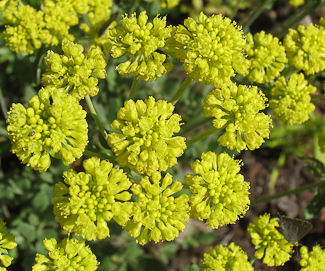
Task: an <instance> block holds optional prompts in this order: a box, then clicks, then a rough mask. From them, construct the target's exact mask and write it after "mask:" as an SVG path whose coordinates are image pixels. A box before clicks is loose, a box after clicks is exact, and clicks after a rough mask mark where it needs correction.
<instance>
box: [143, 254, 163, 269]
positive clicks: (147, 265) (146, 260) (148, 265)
mask: <svg viewBox="0 0 325 271" xmlns="http://www.w3.org/2000/svg"><path fill="white" fill-rule="evenodd" d="M138 270H141V271H152V270H155V271H166V270H167V268H166V266H164V265H163V263H162V262H160V261H158V260H157V259H155V258H153V257H152V256H145V257H143V258H141V259H140V261H139V268H138Z"/></svg>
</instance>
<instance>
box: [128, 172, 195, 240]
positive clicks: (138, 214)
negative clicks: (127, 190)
mask: <svg viewBox="0 0 325 271" xmlns="http://www.w3.org/2000/svg"><path fill="white" fill-rule="evenodd" d="M182 188H183V185H182V184H181V182H179V181H175V182H173V176H172V175H170V174H169V173H167V174H166V176H165V177H164V178H163V180H161V173H160V172H155V173H154V174H153V175H152V176H151V177H150V178H149V177H148V176H146V177H144V178H143V179H142V180H141V181H140V184H134V185H133V186H132V188H131V190H132V192H133V193H134V194H135V195H137V196H138V200H137V202H135V204H134V215H133V218H132V219H131V220H130V221H129V222H128V223H127V224H126V230H127V232H128V233H129V234H130V235H131V236H132V237H134V238H137V242H138V243H139V244H140V245H144V244H146V243H147V242H148V241H154V242H155V243H157V242H159V241H172V240H174V239H175V238H176V237H177V236H178V235H179V231H183V230H184V229H185V224H184V223H185V222H188V221H189V219H190V217H189V214H188V208H189V206H188V196H187V195H185V194H182V195H180V196H178V197H174V196H172V195H173V194H175V193H176V192H178V191H180V190H181V189H182Z"/></svg>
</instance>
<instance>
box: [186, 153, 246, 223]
mask: <svg viewBox="0 0 325 271" xmlns="http://www.w3.org/2000/svg"><path fill="white" fill-rule="evenodd" d="M201 158H202V161H199V160H196V161H195V162H194V163H193V164H192V166H191V167H192V169H193V171H194V173H195V174H196V175H194V174H187V175H186V176H185V179H184V180H185V183H186V184H187V185H188V186H189V188H190V190H191V192H192V195H191V196H190V204H191V212H190V215H191V217H193V218H195V219H198V220H203V219H207V221H206V225H208V226H209V227H211V228H213V229H217V228H218V227H219V226H224V225H227V224H230V223H231V224H234V223H235V221H236V220H237V219H238V218H239V217H243V216H244V214H245V213H246V211H247V209H248V207H249V203H250V200H249V197H248V195H249V192H248V190H249V183H247V182H245V181H244V176H243V175H241V174H239V173H238V172H239V171H240V163H241V161H240V160H234V159H233V158H231V157H230V156H229V155H228V154H227V153H221V154H220V155H219V156H217V155H216V154H215V153H214V152H207V153H203V154H202V156H201Z"/></svg>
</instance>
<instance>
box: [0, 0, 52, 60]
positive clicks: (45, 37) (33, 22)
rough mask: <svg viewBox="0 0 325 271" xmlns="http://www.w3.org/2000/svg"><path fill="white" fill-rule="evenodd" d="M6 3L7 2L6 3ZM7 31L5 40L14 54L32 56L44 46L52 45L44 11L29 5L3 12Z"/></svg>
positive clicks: (4, 34) (4, 36) (11, 7)
mask: <svg viewBox="0 0 325 271" xmlns="http://www.w3.org/2000/svg"><path fill="white" fill-rule="evenodd" d="M4 2H5V1H4ZM3 16H4V20H3V22H4V23H5V24H6V25H5V27H6V30H5V31H4V32H3V38H4V39H5V40H7V45H8V46H9V48H10V50H12V51H14V52H17V53H18V52H21V53H27V54H32V53H33V52H34V50H35V49H39V48H40V47H41V46H42V42H45V43H50V41H51V35H50V32H49V31H48V30H47V29H46V28H45V27H46V23H45V22H44V21H43V16H44V14H43V11H41V10H39V11H37V10H36V9H34V8H33V7H31V6H29V5H26V6H24V5H19V6H18V7H13V6H10V7H9V8H7V9H5V10H4V12H3Z"/></svg>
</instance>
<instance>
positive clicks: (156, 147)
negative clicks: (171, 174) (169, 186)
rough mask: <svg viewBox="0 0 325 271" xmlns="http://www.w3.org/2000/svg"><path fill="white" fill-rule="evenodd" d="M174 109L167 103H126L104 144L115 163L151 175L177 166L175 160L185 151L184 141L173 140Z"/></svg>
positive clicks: (176, 120)
mask: <svg viewBox="0 0 325 271" xmlns="http://www.w3.org/2000/svg"><path fill="white" fill-rule="evenodd" d="M173 111H174V106H173V105H172V104H171V103H168V102H167V101H162V100H159V101H157V102H156V101H155V99H154V98H153V97H149V99H148V100H145V101H142V100H138V101H137V102H134V101H133V100H128V101H126V102H125V103H124V107H122V108H120V109H119V111H118V113H117V119H116V120H114V121H113V122H112V124H111V128H112V129H115V130H120V131H121V132H110V133H109V135H108V144H109V146H110V147H111V148H112V150H113V152H114V153H115V155H116V156H117V158H116V161H117V162H118V163H119V164H120V165H122V166H127V167H129V168H131V169H132V170H134V171H136V172H138V173H139V174H144V173H145V174H147V175H149V176H150V175H152V174H153V173H154V172H156V171H157V170H159V171H165V170H167V169H168V168H170V167H172V166H173V165H175V164H177V157H179V156H181V155H182V154H183V152H184V149H186V144H185V137H181V136H177V137H173V134H174V133H178V132H179V130H180V125H181V124H180V121H181V117H180V116H179V115H178V114H173Z"/></svg>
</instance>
